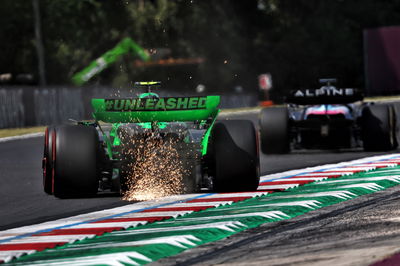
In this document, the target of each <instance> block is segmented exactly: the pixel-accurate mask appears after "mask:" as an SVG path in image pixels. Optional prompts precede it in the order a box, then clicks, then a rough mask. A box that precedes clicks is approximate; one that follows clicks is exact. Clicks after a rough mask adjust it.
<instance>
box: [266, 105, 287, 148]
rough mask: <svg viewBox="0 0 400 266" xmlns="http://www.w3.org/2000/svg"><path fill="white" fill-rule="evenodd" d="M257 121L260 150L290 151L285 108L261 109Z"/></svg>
mask: <svg viewBox="0 0 400 266" xmlns="http://www.w3.org/2000/svg"><path fill="white" fill-rule="evenodd" d="M259 123H260V137H261V150H262V152H263V153H265V154H274V153H288V152H290V136H289V134H290V132H289V114H288V110H287V108H285V107H276V108H275V107H273V108H264V109H262V110H261V113H260V119H259Z"/></svg>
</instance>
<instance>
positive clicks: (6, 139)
mask: <svg viewBox="0 0 400 266" xmlns="http://www.w3.org/2000/svg"><path fill="white" fill-rule="evenodd" d="M43 136H44V133H43V132H39V133H29V134H24V135H19V136H12V137H4V138H0V143H1V142H8V141H12V140H22V139H30V138H37V137H43Z"/></svg>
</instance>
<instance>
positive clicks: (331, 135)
mask: <svg viewBox="0 0 400 266" xmlns="http://www.w3.org/2000/svg"><path fill="white" fill-rule="evenodd" d="M320 82H321V83H324V85H323V86H322V87H321V88H319V89H307V90H304V89H299V90H295V91H292V92H291V93H290V95H289V96H288V97H287V99H286V102H287V105H286V106H285V107H272V108H264V109H263V110H261V113H260V117H259V125H260V135H261V148H262V151H263V152H264V153H267V154H268V153H288V152H290V150H291V149H292V148H294V149H300V148H302V149H310V148H322V149H324V148H328V149H331V148H353V147H363V148H364V150H366V151H385V150H392V149H395V148H396V147H397V145H398V143H397V124H396V112H395V109H394V106H393V105H391V104H374V103H366V102H363V101H362V100H363V94H362V92H361V91H360V90H357V89H354V88H337V87H335V86H333V85H332V83H333V82H336V79H321V80H320Z"/></svg>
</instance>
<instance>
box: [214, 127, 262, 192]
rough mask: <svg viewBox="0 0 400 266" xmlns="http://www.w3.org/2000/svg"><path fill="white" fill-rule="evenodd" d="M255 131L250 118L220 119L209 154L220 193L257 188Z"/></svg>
mask: <svg viewBox="0 0 400 266" xmlns="http://www.w3.org/2000/svg"><path fill="white" fill-rule="evenodd" d="M258 153H259V152H258V143H257V136H256V131H255V129H254V125H253V124H252V122H250V121H247V120H226V121H218V122H217V123H216V124H215V125H214V128H213V129H212V132H211V141H210V146H209V154H210V156H211V158H212V160H211V164H212V166H211V168H212V169H213V170H212V171H213V176H214V190H215V191H217V192H239V191H254V190H256V189H257V187H258V184H259V179H260V174H259V162H260V160H259V154H258Z"/></svg>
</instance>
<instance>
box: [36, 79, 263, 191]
mask: <svg viewBox="0 0 400 266" xmlns="http://www.w3.org/2000/svg"><path fill="white" fill-rule="evenodd" d="M139 84H140V86H145V87H146V88H147V89H148V92H147V93H143V94H141V95H140V96H139V97H138V98H118V99H92V102H91V103H92V107H93V118H94V121H91V122H84V121H82V122H77V123H76V125H63V126H49V127H48V128H47V129H46V133H45V143H44V156H43V186H44V191H45V192H46V193H48V194H53V195H54V196H56V197H59V198H68V197H81V196H91V195H95V194H96V193H98V192H101V191H113V192H118V193H121V194H123V193H125V192H126V191H127V190H129V189H130V187H132V186H135V182H141V184H142V185H143V184H146V182H143V180H139V179H146V178H149V177H148V176H149V175H152V178H153V179H154V176H156V178H157V180H156V183H157V182H158V181H159V183H160V185H161V184H162V183H165V182H166V181H167V182H168V180H164V179H166V178H171V176H174V175H175V174H176V175H179V176H180V177H181V179H182V180H181V184H182V187H183V189H181V190H179V191H180V193H193V192H199V191H203V190H207V191H216V192H236V191H252V190H256V189H257V187H258V183H259V151H258V143H257V134H256V131H255V129H254V126H253V124H252V123H251V122H250V121H247V120H217V115H218V113H219V111H220V110H219V109H218V105H219V102H220V97H219V96H204V97H203V96H202V97H158V95H157V94H155V93H153V92H151V87H152V86H155V85H158V84H157V83H154V82H146V83H144V82H141V83H139ZM149 161H153V165H152V166H151V167H150V168H146V167H147V166H148V164H149V163H150V162H149ZM165 164H169V165H168V166H166V165H165ZM144 166H146V167H144ZM174 167H175V168H176V169H175V168H174ZM132 176H135V178H134V179H132ZM156 185H157V184H156Z"/></svg>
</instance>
